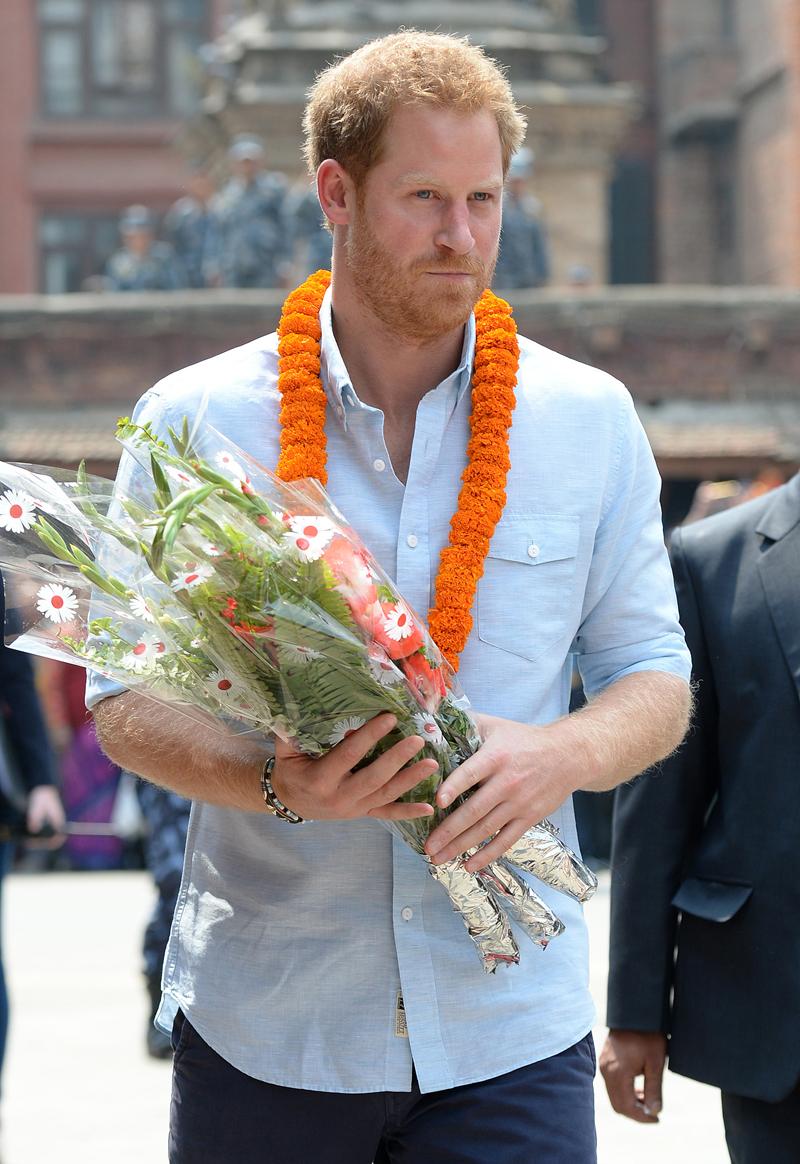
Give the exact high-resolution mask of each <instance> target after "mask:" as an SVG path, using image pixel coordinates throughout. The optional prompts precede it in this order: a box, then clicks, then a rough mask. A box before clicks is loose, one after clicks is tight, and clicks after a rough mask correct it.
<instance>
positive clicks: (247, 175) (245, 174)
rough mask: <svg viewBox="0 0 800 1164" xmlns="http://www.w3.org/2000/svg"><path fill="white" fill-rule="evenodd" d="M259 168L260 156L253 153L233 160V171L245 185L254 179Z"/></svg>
mask: <svg viewBox="0 0 800 1164" xmlns="http://www.w3.org/2000/svg"><path fill="white" fill-rule="evenodd" d="M260 169H261V157H260V156H259V157H256V156H255V155H248V156H247V157H244V158H236V159H235V160H234V162H233V172H234V174H235V175H236V177H237V178H239V179H240V180H241V181H242V182H244V184H245V185H246V186H249V185H250V183H251V182H253V181H255V177H256V174H257V173H258V172H259V170H260Z"/></svg>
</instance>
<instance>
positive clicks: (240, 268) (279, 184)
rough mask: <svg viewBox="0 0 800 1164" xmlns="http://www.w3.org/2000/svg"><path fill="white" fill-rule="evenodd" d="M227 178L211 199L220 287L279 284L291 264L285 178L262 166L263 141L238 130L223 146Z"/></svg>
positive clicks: (287, 275)
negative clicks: (228, 169)
mask: <svg viewBox="0 0 800 1164" xmlns="http://www.w3.org/2000/svg"><path fill="white" fill-rule="evenodd" d="M228 159H229V161H230V165H231V169H232V171H233V174H232V177H231V179H230V181H229V182H228V183H227V184H226V185H225V186H223V188H222V190H220V192H219V194H217V195H216V196H215V198H214V200H213V204H212V205H213V210H214V215H215V217H216V220H217V223H218V226H219V232H220V255H221V274H222V284H223V286H225V287H278V286H282V285H285V283H286V281H287V279H288V277H289V273H290V269H291V228H290V224H289V222H288V219H287V191H288V186H287V181H286V178H285V177H284V175H283V174H279V173H277V172H275V171H270V172H267V171H266V170H265V169H264V144H263V142H262V141H261V140H260V139H259V138H257V137H253V136H252V135H251V134H239V135H238V136H237V137H236V138H234V140H233V143H232V144H231V147H230V150H229V151H228Z"/></svg>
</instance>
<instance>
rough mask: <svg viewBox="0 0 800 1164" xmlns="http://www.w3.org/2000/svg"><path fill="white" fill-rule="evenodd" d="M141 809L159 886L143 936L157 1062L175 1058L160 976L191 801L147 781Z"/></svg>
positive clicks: (148, 1035)
mask: <svg viewBox="0 0 800 1164" xmlns="http://www.w3.org/2000/svg"><path fill="white" fill-rule="evenodd" d="M136 792H137V796H138V798H139V807H140V808H141V811H142V816H143V817H144V819H145V823H146V826H147V828H146V832H145V838H144V855H145V861H146V863H147V868H148V870H149V872H150V873H151V875H152V877H153V881H154V882H155V887H156V902H155V905H154V907H153V912H152V914H151V915H150V919H149V921H148V923H147V926H146V928H145V931H144V942H143V945H142V953H143V955H144V976H145V984H146V989H147V1001H148V1018H147V1026H146V1029H145V1045H146V1047H147V1053H148V1055H150V1056H151V1057H152V1058H153V1059H169V1058H172V1044H171V1042H170V1037H169V1035H167V1034H165V1033H164V1032H163V1031H162V1030H160V1029H159V1028H158V1027H157V1026H156V1025H155V1017H156V1012H157V1011H158V1008H159V1006H160V1004H161V971H162V968H163V965H164V954H165V952H166V949H167V942H168V940H169V931H170V927H171V926H172V915H173V914H174V913H175V904H176V902H177V900H178V890H179V889H180V885H181V873H182V872H183V854H184V849H185V848H186V832H187V829H188V827H189V811H190V809H191V801H189V800H186V799H185V798H184V797H183V796H178V794H177V793H176V792H169V791H168V790H167V789H166V788H159V787H158V786H157V785H155V784H150V783H148V782H147V781H146V780H138V779H137V781H136Z"/></svg>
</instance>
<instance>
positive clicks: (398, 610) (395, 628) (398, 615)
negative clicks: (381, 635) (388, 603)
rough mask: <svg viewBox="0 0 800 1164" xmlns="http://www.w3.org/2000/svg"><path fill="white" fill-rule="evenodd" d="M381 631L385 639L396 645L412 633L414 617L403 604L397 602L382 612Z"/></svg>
mask: <svg viewBox="0 0 800 1164" xmlns="http://www.w3.org/2000/svg"><path fill="white" fill-rule="evenodd" d="M383 629H384V631H385V633H386V636H387V638H390V639H392V640H393V641H394V642H396V643H398V642H400V640H401V639H407V638H408V636H409V635H410V634H413V633H414V629H415V628H414V616H413V615H412V613H411V611H410V610H409V609H408V607H407V606H406V604H405V603H404V602H398V603H396V604H395V606H393V607H391V608H390V609H389V610H385V611H384V615H383Z"/></svg>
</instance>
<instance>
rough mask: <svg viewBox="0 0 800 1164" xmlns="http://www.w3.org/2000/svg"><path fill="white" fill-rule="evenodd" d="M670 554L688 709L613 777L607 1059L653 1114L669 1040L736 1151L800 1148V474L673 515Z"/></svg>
mask: <svg viewBox="0 0 800 1164" xmlns="http://www.w3.org/2000/svg"><path fill="white" fill-rule="evenodd" d="M672 559H673V570H674V573H675V581H676V586H677V592H678V603H679V606H680V613H681V621H682V623H683V626H684V629H685V631H686V641H687V644H688V646H689V648H690V650H691V654H692V660H693V668H692V669H693V677H694V681H695V682H696V684H697V686H698V696H697V706H696V715H695V722H694V727H693V729H692V730H691V731H690V733H689V736H688V737H687V740H686V742H685V744H684V746H683V748H682V749H681V750H680V751H679V752H677V753H676V754H675V755H673V756H671V757H670V758H669V759H667V760H665V761H663V762H662V764H660V765H659V767H658V769H657V770H656V771H655V772H651V773H649V774H645V775H644V776H642V777H640V778H639V779H638V780H635V781H634V782H633V783H631V784H628V785H626V786H623V787H621V788H618V789H617V793H616V805H615V816H614V838H613V849H612V870H613V874H612V881H611V931H610V955H609V960H610V965H609V981H608V1024H609V1027H610V1030H609V1035H608V1039H607V1041H606V1045H605V1047H604V1049H603V1053H602V1055H601V1057H600V1066H601V1070H602V1072H603V1075H604V1077H605V1082H606V1088H607V1090H608V1094H609V1097H610V1099H611V1104H612V1106H613V1108H614V1110H615V1111H618V1112H620V1113H621V1114H622V1115H626V1116H628V1117H629V1118H631V1119H633V1120H636V1121H638V1122H640V1123H656V1122H657V1121H658V1116H659V1113H660V1111H661V1108H662V1090H661V1088H662V1075H663V1072H664V1067H665V1064H666V1061H667V1058H669V1067H670V1069H671V1070H672V1071H675V1072H677V1073H678V1074H679V1075H686V1076H688V1077H689V1078H690V1079H697V1080H700V1081H701V1082H702V1083H707V1084H710V1085H711V1086H713V1087H718V1088H719V1089H720V1091H721V1093H722V1114H723V1119H724V1123H725V1134H726V1138H727V1142H728V1149H729V1152H730V1157H731V1160H732V1161H733V1164H797V1161H798V1160H800V928H798V924H797V919H798V915H800V890H799V889H798V880H797V878H796V876H795V868H796V865H797V853H798V851H799V850H800V599H799V598H798V595H800V587H799V581H800V474H798V475H797V476H795V477H794V478H792V480H791V481H790V482H789V483H788V484H786V485H784V486H783V487H781V488H779V489H776V490H774V491H770V492H767V493H766V494H764V495H762V496H761V497H758V498H756V499H755V500H752V501H750V502H748V503H746V504H742V505H736V506H734V507H733V508H731V509H729V510H727V511H725V512H723V513H719V514H716V515H714V516H712V517H708V518H706V519H704V520H702V521H698V522H696V523H694V524H692V525H690V526H686V527H683V528H678V529H676V530H675V532H674V534H673V537H672ZM638 1078H642V1080H643V1083H642V1084H641V1085H639V1084H637V1079H638Z"/></svg>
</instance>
